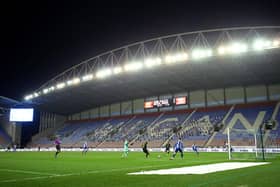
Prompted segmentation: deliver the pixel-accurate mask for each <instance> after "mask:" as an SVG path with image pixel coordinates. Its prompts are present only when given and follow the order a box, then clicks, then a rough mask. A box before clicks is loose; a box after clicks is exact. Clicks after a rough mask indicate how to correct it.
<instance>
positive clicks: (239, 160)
mask: <svg viewBox="0 0 280 187" xmlns="http://www.w3.org/2000/svg"><path fill="white" fill-rule="evenodd" d="M34 78H36V77H34ZM0 109H1V110H0V111H1V113H0V114H1V115H0V186H48V187H49V186H98V187H101V186H122V187H132V186H153V187H154V186H195V187H198V186H239V187H241V186H242V187H249V186H277V185H278V184H279V169H280V159H279V158H280V157H279V156H280V124H279V123H280V26H258V27H234V28H221V29H209V30H200V31H193V32H186V33H179V34H173V35H167V36H160V37H157V38H152V39H147V40H145V41H139V42H136V43H132V44H129V45H126V46H122V47H119V48H117V49H112V50H110V51H107V52H104V53H102V54H98V55H97V56H94V57H92V58H90V59H88V60H85V61H83V62H80V63H77V65H75V66H73V67H71V68H69V69H66V70H65V71H64V72H62V73H60V74H58V75H57V76H55V77H53V78H52V79H51V80H46V82H45V84H43V85H41V86H40V87H38V88H37V89H36V90H34V91H33V92H31V93H28V94H27V95H25V96H24V97H23V99H22V101H16V100H13V99H10V98H7V97H3V96H1V97H0Z"/></svg>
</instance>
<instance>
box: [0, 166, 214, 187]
mask: <svg viewBox="0 0 280 187" xmlns="http://www.w3.org/2000/svg"><path fill="white" fill-rule="evenodd" d="M213 161H214V160H213ZM215 161H217V160H215ZM205 162H209V160H207V161H205ZM200 163H201V162H200ZM185 165H186V163H184V164H182V163H180V164H176V165H174V163H173V164H172V165H171V164H164V165H157V166H141V167H129V168H121V169H117V168H116V169H109V170H97V171H96V170H94V171H87V172H78V173H66V174H52V175H50V176H42V177H28V178H23V179H10V180H3V181H0V183H8V182H21V181H27V180H39V179H47V178H56V177H68V176H77V175H87V174H95V173H106V172H116V171H125V170H130V169H133V170H135V169H147V168H155V169H157V168H158V167H166V166H172V167H174V166H185Z"/></svg>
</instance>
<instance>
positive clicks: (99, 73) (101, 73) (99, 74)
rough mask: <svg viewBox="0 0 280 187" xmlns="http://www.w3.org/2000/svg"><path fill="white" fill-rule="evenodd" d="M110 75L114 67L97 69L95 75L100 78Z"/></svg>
mask: <svg viewBox="0 0 280 187" xmlns="http://www.w3.org/2000/svg"><path fill="white" fill-rule="evenodd" d="M110 75H112V69H111V68H105V69H101V70H99V71H97V73H96V75H95V76H96V77H97V78H99V79H103V78H105V77H108V76H110Z"/></svg>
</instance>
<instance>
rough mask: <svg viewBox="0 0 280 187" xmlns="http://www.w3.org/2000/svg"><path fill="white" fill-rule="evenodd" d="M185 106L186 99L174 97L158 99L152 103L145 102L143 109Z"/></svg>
mask: <svg viewBox="0 0 280 187" xmlns="http://www.w3.org/2000/svg"><path fill="white" fill-rule="evenodd" d="M186 104H187V97H185V96H184V97H174V98H169V99H159V100H153V101H146V102H144V108H145V109H150V108H161V107H169V106H176V105H186Z"/></svg>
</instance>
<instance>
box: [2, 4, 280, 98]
mask: <svg viewBox="0 0 280 187" xmlns="http://www.w3.org/2000/svg"><path fill="white" fill-rule="evenodd" d="M76 2H77V3H72V2H70V1H64V2H63V1H59V0H57V1H49V2H48V1H40V0H39V1H36V2H35V1H34V2H32V1H21V3H19V2H14V3H10V4H5V5H1V9H2V10H1V13H0V15H1V18H0V21H1V35H0V38H1V41H0V46H1V52H0V54H1V70H0V95H1V96H6V97H9V98H13V99H17V100H23V96H24V95H26V94H29V93H31V92H32V91H34V90H35V89H37V88H39V87H40V86H41V85H42V84H43V83H45V82H47V81H48V80H49V79H51V78H52V77H54V76H56V75H57V74H59V73H61V72H62V71H64V70H66V69H68V68H70V67H71V66H73V65H75V64H78V63H80V62H81V61H83V60H86V59H88V58H90V57H93V56H96V55H98V54H99V53H102V52H105V51H108V50H112V49H114V48H118V47H121V46H123V45H127V44H130V43H133V42H136V41H141V40H146V39H149V38H153V37H159V36H163V35H167V34H174V33H180V32H187V31H194V30H202V29H212V28H221V27H235V26H259V25H280V19H279V18H280V10H279V7H280V6H278V5H277V1H262V2H260V1H252V2H248V1H247V2H246V1H227V0H224V1H220V2H219V1H209V2H211V3H208V4H207V3H206V1H205V2H204V1H199V0H197V1H194V2H195V3H193V2H191V1H174V0H173V1H166V2H164V1H159V2H157V3H152V0H150V2H149V1H147V2H145V1H130V3H127V2H123V3H121V2H120V1H114V2H115V3H112V2H113V1H106V0H103V1H99V3H93V1H92V2H91V1H88V2H87V1H84V2H82V1H76ZM89 2H90V3H89ZM101 2H102V3H101Z"/></svg>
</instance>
